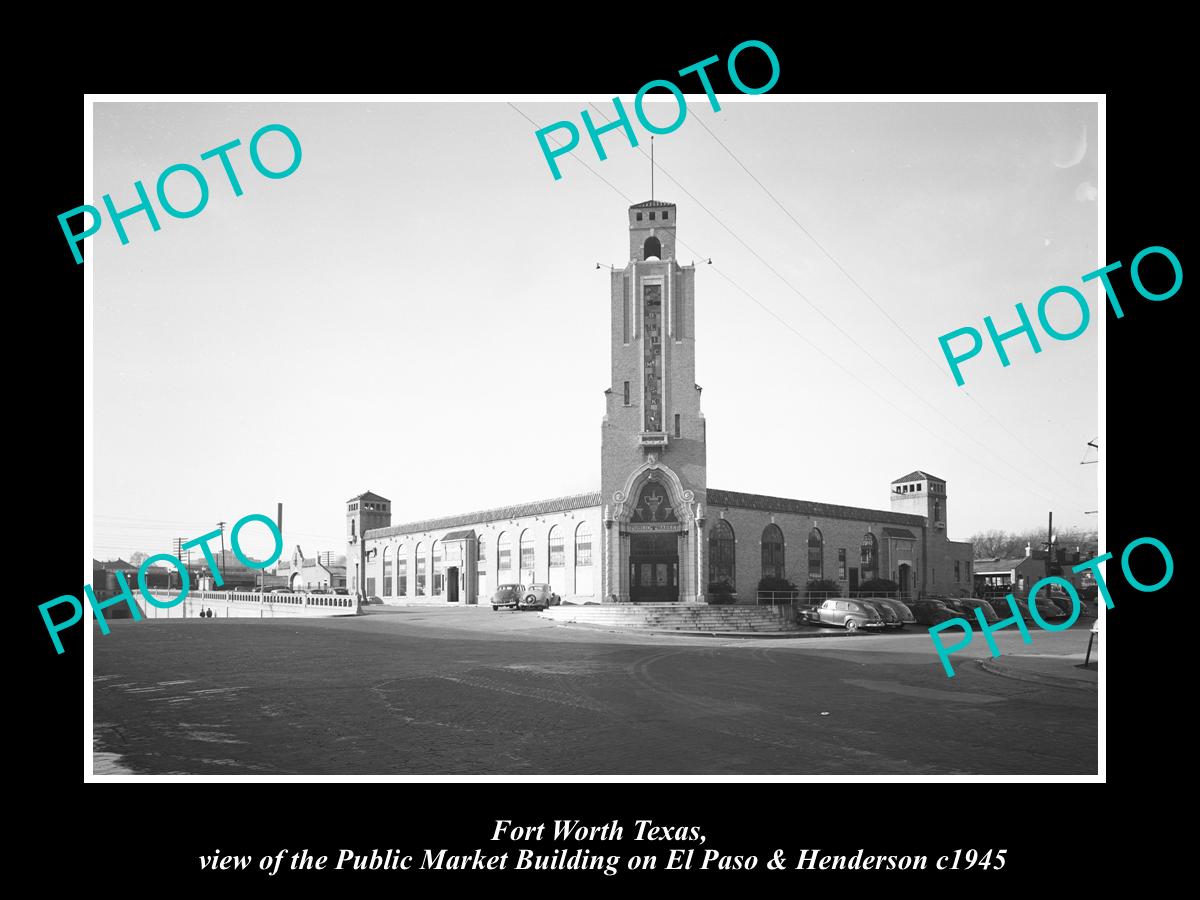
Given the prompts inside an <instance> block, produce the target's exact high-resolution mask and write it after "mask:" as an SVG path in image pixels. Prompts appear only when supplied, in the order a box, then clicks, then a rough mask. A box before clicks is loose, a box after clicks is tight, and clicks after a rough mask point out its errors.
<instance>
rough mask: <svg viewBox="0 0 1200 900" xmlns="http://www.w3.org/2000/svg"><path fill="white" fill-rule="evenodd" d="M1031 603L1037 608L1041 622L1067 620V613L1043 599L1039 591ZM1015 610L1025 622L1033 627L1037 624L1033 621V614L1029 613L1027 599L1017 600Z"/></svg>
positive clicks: (1048, 600)
mask: <svg viewBox="0 0 1200 900" xmlns="http://www.w3.org/2000/svg"><path fill="white" fill-rule="evenodd" d="M1033 602H1034V605H1036V606H1037V611H1038V615H1039V616H1041V617H1042V620H1043V621H1046V622H1053V621H1054V620H1055V619H1065V618H1067V613H1065V612H1063V611H1062V610H1061V609H1059V608H1058V606H1057V605H1056V604H1055V603H1054V601H1053V600H1050V599H1048V598H1046V597H1043V596H1042V594H1041V592H1040V591H1039V592H1038V595H1037V597H1036V598H1035V599H1034V601H1033ZM1017 609H1019V610H1020V611H1021V616H1022V618H1024V619H1025V621H1026V622H1029V623H1031V624H1034V625H1036V624H1037V623H1036V622H1035V621H1034V619H1033V613H1031V612H1030V611H1029V598H1028V597H1021V598H1019V599H1017Z"/></svg>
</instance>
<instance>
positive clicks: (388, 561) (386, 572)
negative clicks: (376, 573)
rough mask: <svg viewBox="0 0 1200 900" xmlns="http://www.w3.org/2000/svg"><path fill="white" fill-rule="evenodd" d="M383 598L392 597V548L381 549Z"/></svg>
mask: <svg viewBox="0 0 1200 900" xmlns="http://www.w3.org/2000/svg"><path fill="white" fill-rule="evenodd" d="M383 596H385V597H390V596H392V548H391V547H387V546H385V547H384V548H383Z"/></svg>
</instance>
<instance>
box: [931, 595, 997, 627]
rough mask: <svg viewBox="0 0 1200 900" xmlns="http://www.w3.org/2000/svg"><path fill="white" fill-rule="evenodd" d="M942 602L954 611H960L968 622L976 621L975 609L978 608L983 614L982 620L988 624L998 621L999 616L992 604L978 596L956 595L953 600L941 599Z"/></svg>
mask: <svg viewBox="0 0 1200 900" xmlns="http://www.w3.org/2000/svg"><path fill="white" fill-rule="evenodd" d="M942 602H943V603H945V604H946V605H947V606H948V607H950V608H951V609H953V610H954V611H956V612H960V613H962V614H963V616H964V617H965V618H966V619H967V620H968V621H970V622H976V621H978V620H977V619H976V618H975V610H979V614H980V615H981V616H983V621H985V622H987V623H988V624H989V625H991V624H992V623H994V622H999V621H1000V617H999V616H998V615H996V610H995V609H993V608H992V604H990V603H988V602H987V601H986V600H980V599H979V598H978V597H958V598H956V599H954V600H943V601H942Z"/></svg>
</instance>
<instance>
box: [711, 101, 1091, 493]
mask: <svg viewBox="0 0 1200 900" xmlns="http://www.w3.org/2000/svg"><path fill="white" fill-rule="evenodd" d="M696 122H697V124H699V125H700V127H701V128H703V129H704V130H705V131H707V132H708V134H709V136H710V137H712V139H713V140H714V141H716V142H717V144H718V145H719V146H720V147H721V149H722V150H724V151H725V152H726V153H728V154H729V156H730V158H731V159H732V160H733V161H734V162H735V163H737V164H738V165H739V166H740V167H741V168H742V171H743V172H745V173H746V174H747V175H749V176H750V178H751V180H752V181H753V182H754V183H755V184H757V185H758V186H759V187H760V188H762V190H763V193H765V194H766V195H767V196H768V197H770V198H771V202H772V203H774V204H775V205H776V206H778V207H779V209H780V210H781V211H782V212H783V214H784V215H785V216H787V217H788V218H789V219H791V221H792V223H793V224H794V225H795V226H796V227H797V228H799V229H800V230H801V231H802V232H803V233H804V235H805V236H806V237H807V238H808V239H809V240H810V241H812V243H813V245H814V246H815V247H816V248H817V249H818V250H820V251H821V253H823V254H824V255H825V258H826V259H828V260H829V261H830V262H831V263H833V265H834V266H835V267H836V268H837V270H838V271H839V272H841V273H842V274H843V275H845V276H846V279H847V280H848V281H849V282H850V283H851V284H852V285H854V286H855V287H856V288H858V291H859V293H861V294H862V295H863V296H864V297H866V298H867V300H869V301H870V302H871V305H873V306H874V307H875V308H876V309H877V310H879V312H880V313H882V314H883V316H884V318H886V319H887V320H888V322H890V323H891V324H892V325H893V326H894V327H895V328H896V330H897V331H899V332H900V333H901V334H903V335H904V337H905V338H907V339H908V342H909V343H910V344H912V345H913V347H915V348H916V349H917V351H918V352H919V353H920V354H921V355H922V356H923V357H925V359H926V360H928V361H929V364H930V365H931V366H933V368H934V370H935V371H936V372H937V373H938V375H939V376H941V378H943V379H944V378H945V377H946V374H947V372H946V370H945V369H943V368H942V364H941V363H940V362H938V360H936V359H934V357H933V356H932V355H931V354H930V353H929V351H928V350H926V349H925V347H924V346H923V345H922V344H921V343H920V342H919V341H917V339H916V338H914V337H913V336H912V334H911V333H909V331H908V329H907V328H905V327H904V326H903V325H902V324H901V323H900V322H898V321H896V319H895V318H893V317H892V315H891V313H889V312H888V311H887V309H885V308H884V306H883V304H881V303H880V302H879V301H878V300H876V299H875V298H874V296H872V295H871V292H870V291H868V290H867V289H866V288H865V287H863V286H862V284H861V283H860V282H859V281H858V279H857V278H855V277H854V276H853V275H851V274H850V272H849V271H847V269H846V267H845V266H843V265H842V264H841V262H839V261H838V260H837V258H836V257H834V255H833V254H832V253H830V252H829V250H827V249H826V248H825V245H824V244H822V243H821V242H820V241H819V240H817V237H816V235H814V234H813V233H812V232H811V231H809V230H808V229H807V228H805V227H804V225H803V224H802V223H801V222H800V220H799V219H797V218H796V217H795V216H794V215H792V213H791V211H790V210H789V209H788V208H787V207H786V206H784V205H783V203H781V202H780V200H779V198H778V197H776V196H775V195H774V194H773V193H771V191H770V189H769V188H768V187H767V186H766V185H765V184H763V183H762V181H760V180H759V178H758V176H756V175H755V174H754V173H753V172H751V171H750V169H749V167H747V166H746V164H745V163H744V162H742V161H741V160H740V159H739V158H738V156H737V154H735V153H734V152H733V151H732V150H730V149H729V147H728V146H726V144H725V142H724V141H722V140H721V139H720V138H719V137H717V135H716V134H715V133H714V132H713V130H712V129H711V128H709V127H708V126H707V125H705V124H704V120H703V119H701V118H699V117H698V116H697V117H696ZM960 393H961V394H962V395H963V396H965V397H967V398H968V399H970V400H971V402H972V403H974V404H975V405H976V406H977V407H979V408H980V409H981V410H983V412H984V414H985V415H986V416H987V417H988V418H989V419H991V420H992V421H993V422H995V423H996V424H998V425H999V426H1000V428H1001V429H1002V430H1003V431H1004V433H1005V434H1007V435H1008V436H1009V437H1011V438H1012V439H1013V440H1014V441H1016V442H1017V443H1018V444H1019V445H1020V446H1021V447H1023V448H1024V449H1025V450H1028V451H1029V452H1030V453H1032V454H1033V455H1034V456H1035V457H1037V458H1038V459H1039V460H1041V462H1043V463H1044V464H1045V465H1047V466H1050V467H1051V468H1055V469H1058V466H1057V465H1056V464H1055V463H1052V462H1050V461H1049V460H1048V459H1046V458H1045V457H1044V456H1042V455H1041V454H1040V453H1038V451H1037V450H1036V449H1035V448H1033V447H1031V446H1029V445H1028V444H1027V443H1025V441H1024V440H1023V439H1022V438H1021V437H1020V436H1019V435H1017V434H1016V433H1015V432H1013V431H1012V429H1010V428H1009V427H1008V426H1007V425H1006V424H1005V423H1004V420H1003V419H1001V418H1000V417H999V416H997V415H995V414H994V413H993V412H992V411H991V410H990V409H988V408H987V407H986V406H984V405H983V404H982V403H980V402H979V400H978V399H976V397H975V395H973V394H972V393H971V392H970V391H968V390H966V388H962V389H961V390H960ZM1059 474H1060V475H1064V476H1065V477H1068V478H1073V477H1074V476H1073V475H1066V473H1064V472H1063V471H1062V470H1061V469H1059Z"/></svg>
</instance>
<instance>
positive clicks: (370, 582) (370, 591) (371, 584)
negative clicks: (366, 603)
mask: <svg viewBox="0 0 1200 900" xmlns="http://www.w3.org/2000/svg"><path fill="white" fill-rule="evenodd" d="M367 596H368V597H374V596H375V577H374V576H373V575H368V576H367Z"/></svg>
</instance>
